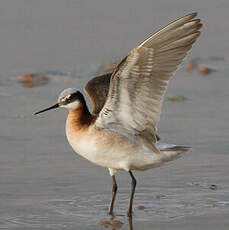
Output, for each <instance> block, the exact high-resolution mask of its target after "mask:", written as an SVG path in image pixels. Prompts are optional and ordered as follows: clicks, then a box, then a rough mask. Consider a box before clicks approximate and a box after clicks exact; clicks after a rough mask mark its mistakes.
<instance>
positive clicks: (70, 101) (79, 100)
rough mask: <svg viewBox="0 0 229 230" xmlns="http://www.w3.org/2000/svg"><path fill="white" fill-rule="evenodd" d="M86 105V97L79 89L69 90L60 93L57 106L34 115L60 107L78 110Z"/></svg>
mask: <svg viewBox="0 0 229 230" xmlns="http://www.w3.org/2000/svg"><path fill="white" fill-rule="evenodd" d="M84 103H85V101H84V97H83V95H82V94H81V93H80V92H79V91H78V90H77V89H74V88H68V89H65V90H63V91H62V92H61V93H60V95H59V97H58V102H57V103H56V104H55V105H53V106H50V107H48V108H46V109H43V110H41V111H39V112H36V113H34V115H36V114H39V113H43V112H45V111H48V110H51V109H55V108H60V107H62V108H66V109H67V110H77V109H79V108H81V107H82V106H84Z"/></svg>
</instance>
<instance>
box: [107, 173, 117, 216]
mask: <svg viewBox="0 0 229 230" xmlns="http://www.w3.org/2000/svg"><path fill="white" fill-rule="evenodd" d="M112 183H113V187H112V199H111V203H110V208H109V215H113V207H114V201H115V197H116V192H117V189H118V186H117V183H116V180H115V176H114V175H113V176H112Z"/></svg>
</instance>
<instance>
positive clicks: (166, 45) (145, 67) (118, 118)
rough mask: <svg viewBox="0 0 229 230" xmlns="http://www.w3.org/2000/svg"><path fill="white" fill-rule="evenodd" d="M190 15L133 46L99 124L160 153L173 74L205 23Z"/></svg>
mask: <svg viewBox="0 0 229 230" xmlns="http://www.w3.org/2000/svg"><path fill="white" fill-rule="evenodd" d="M196 15H197V14H196V13H192V14H189V15H186V16H184V17H182V18H180V19H178V20H176V21H175V22H173V23H171V24H169V25H168V26H166V27H165V28H163V29H161V30H159V31H158V32H157V33H155V34H153V35H152V36H151V37H150V38H148V39H146V40H145V41H144V42H142V43H141V44H140V45H139V46H137V47H136V48H135V49H133V50H132V51H131V52H130V53H129V55H128V56H127V57H126V58H124V59H123V60H122V61H121V63H120V64H119V65H118V66H117V68H116V69H115V71H114V72H113V74H112V76H111V81H110V88H109V93H108V98H107V101H106V103H105V105H104V107H103V109H102V110H101V112H100V113H99V116H98V118H97V120H96V125H97V126H98V127H100V128H103V129H111V130H114V131H117V132H120V133H123V134H126V135H128V136H130V137H132V138H135V139H136V140H137V141H141V142H143V143H144V144H145V145H147V146H148V147H150V148H151V149H152V150H153V151H156V152H159V150H157V148H156V147H155V145H154V143H153V142H156V124H157V122H158V121H159V118H160V113H161V107H162V100H163V96H164V93H165V90H166V88H167V85H168V82H169V79H170V77H171V76H172V75H173V73H174V71H175V70H176V69H177V67H178V65H179V64H180V63H181V61H182V60H183V59H184V57H185V56H186V53H187V52H188V51H189V50H190V49H191V47H192V44H193V43H194V42H195V41H196V39H197V38H198V37H199V35H200V32H199V29H200V28H201V26H202V24H200V19H194V18H195V17H196Z"/></svg>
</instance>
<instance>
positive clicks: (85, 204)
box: [0, 0, 229, 230]
mask: <svg viewBox="0 0 229 230" xmlns="http://www.w3.org/2000/svg"><path fill="white" fill-rule="evenodd" d="M228 9H229V3H228V1H226V0H225V1H213V0H212V1H208V2H206V1H204V0H202V1H197V0H195V1H191V2H190V1H182V0H175V1H169V0H164V1H160V3H159V2H158V3H153V2H151V1H148V0H143V1H141V3H140V2H139V1H137V0H136V1H130V0H128V1H112V2H111V1H109V2H108V1H104V0H95V1H93V2H91V1H87V0H86V1H60V0H55V1H54V0H49V1H22V0H15V1H13V0H12V1H7V0H3V1H1V2H0V34H1V39H0V50H1V54H0V100H1V109H0V127H1V134H0V146H1V150H0V228H1V229H11V230H13V229H23V230H24V229H30V230H31V229H85V230H89V229H103V227H102V226H100V225H99V222H100V221H101V220H109V217H108V216H107V207H108V204H109V201H110V196H111V194H110V193H111V191H110V190H111V178H110V176H109V174H108V171H107V170H106V169H104V168H100V167H98V166H96V165H93V164H91V163H89V162H87V161H86V160H84V159H82V158H81V157H79V156H77V155H75V154H74V152H73V150H72V149H71V148H70V146H69V145H68V143H67V140H66V138H65V133H64V132H65V130H64V128H65V123H64V122H65V116H66V111H62V110H59V111H56V112H54V111H52V112H47V113H46V114H42V115H41V116H37V117H34V116H32V113H33V112H35V111H37V110H39V109H41V108H43V107H46V106H49V105H52V104H54V103H55V102H56V98H57V95H58V94H59V92H60V91H61V90H62V89H64V88H68V87H78V88H80V89H82V87H83V85H84V84H85V83H86V82H87V80H88V79H89V78H90V76H91V75H92V74H93V73H94V72H96V70H97V68H98V66H99V64H100V63H101V61H103V60H108V61H109V60H117V59H119V58H120V57H123V56H124V55H125V54H127V52H128V51H129V50H130V49H131V48H133V47H134V46H135V45H136V44H138V43H139V41H141V40H143V39H144V38H145V37H147V34H150V33H151V31H155V30H157V29H159V28H160V27H161V26H164V25H166V24H167V23H168V22H170V21H171V20H173V19H176V18H177V17H180V16H183V15H184V14H186V13H189V12H190V11H198V12H199V16H200V17H201V18H202V19H203V22H204V24H205V26H204V29H203V35H202V36H201V38H200V39H199V41H198V42H197V44H196V45H195V46H194V47H193V50H192V52H191V53H190V54H189V57H188V59H190V58H192V57H194V58H195V57H203V58H205V59H204V60H203V63H204V64H205V63H206V65H208V66H211V67H212V68H214V69H216V70H217V71H216V72H212V73H211V74H209V75H207V76H205V77H203V76H200V75H199V73H198V72H197V71H196V70H194V71H193V72H191V73H187V72H186V71H185V70H184V68H182V67H181V68H180V69H179V70H178V71H177V72H176V75H175V77H174V78H173V79H172V81H171V82H170V85H169V88H168V91H167V95H179V96H183V97H185V98H186V100H184V101H181V102H175V101H169V100H165V102H164V107H163V113H162V117H161V121H160V123H159V127H158V129H159V134H160V136H161V138H162V140H163V141H166V142H169V143H176V144H183V145H188V146H192V148H193V149H192V150H191V151H190V152H188V153H187V154H185V155H184V157H183V158H181V159H178V160H176V161H174V162H171V163H170V164H167V165H165V166H163V167H161V168H158V169H153V170H149V171H147V172H144V173H140V172H136V173H135V175H136V178H137V181H138V185H137V190H136V197H135V202H134V216H133V227H134V229H135V230H136V229H147V230H149V229H170V230H173V229H177V230H179V229H182V230H183V229H208V230H211V229H212V230H213V229H218V230H221V229H228V227H229V218H228V217H229V214H228V213H229V195H228V194H229V177H228V175H229V167H228V165H229V154H228V150H229V144H228V138H229V123H228V114H229V100H228V98H229V93H228V92H229V91H228V86H229V68H228V63H229V56H228V53H229V52H228V51H229V46H228V44H229V43H228V40H229V39H228V31H229V28H228V27H229V24H228V23H226V22H228V20H229V15H228V14H227V11H228ZM224 22H225V23H224ZM211 56H214V57H220V59H219V60H217V58H215V59H214V58H213V59H211V60H210V61H209V57H211ZM221 57H223V58H224V59H221ZM47 71H55V73H53V74H50V75H49V81H48V83H47V84H46V85H42V86H40V87H35V88H29V89H28V88H23V87H22V86H21V84H19V82H18V81H17V77H18V76H19V75H21V74H24V73H34V72H47ZM58 74H59V75H58ZM57 75H58V76H57ZM64 75H66V76H65V77H64ZM117 182H118V184H119V190H118V196H117V202H116V205H115V213H116V214H117V216H116V220H119V221H121V222H123V226H122V227H121V229H128V221H127V218H126V217H125V216H124V215H125V212H126V208H127V203H128V197H129V191H130V185H129V184H130V180H129V177H128V175H127V174H126V173H125V172H120V173H118V175H117Z"/></svg>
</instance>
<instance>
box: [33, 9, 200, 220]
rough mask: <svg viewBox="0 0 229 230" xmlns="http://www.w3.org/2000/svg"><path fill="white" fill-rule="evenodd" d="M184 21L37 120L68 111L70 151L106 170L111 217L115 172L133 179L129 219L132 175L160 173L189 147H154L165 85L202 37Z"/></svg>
mask: <svg viewBox="0 0 229 230" xmlns="http://www.w3.org/2000/svg"><path fill="white" fill-rule="evenodd" d="M196 15H197V14H196V13H192V14H189V15H186V16H184V17H182V18H180V19H178V20H176V21H174V22H173V23H171V24H169V25H168V26H166V27H164V28H163V29H161V30H159V31H158V32H156V33H155V34H153V35H152V36H151V37H149V38H148V39H146V40H145V41H143V42H142V43H141V44H140V45H139V46H137V47H136V48H134V49H133V50H131V52H130V53H129V54H128V55H127V56H126V57H125V58H124V59H123V60H122V61H121V62H120V63H119V65H118V66H117V67H116V69H115V70H114V71H113V72H112V73H109V74H106V75H103V76H99V77H95V78H93V79H92V80H90V81H89V82H88V83H87V85H86V87H85V91H86V93H87V95H88V96H89V98H90V100H91V102H92V106H93V114H91V113H90V112H89V110H88V107H87V105H86V102H85V99H84V96H83V95H82V94H81V93H80V92H79V91H77V90H76V89H73V88H69V89H65V90H64V91H63V92H62V93H61V94H60V96H59V98H58V103H57V104H55V105H53V106H51V107H49V108H47V109H44V110H41V111H39V112H37V113H35V114H38V113H41V112H44V111H47V110H50V109H54V108H58V107H63V108H66V109H67V110H68V117H67V121H66V135H67V139H68V141H69V143H70V145H71V146H72V148H73V149H74V150H75V151H76V152H77V153H78V154H80V155H81V156H83V157H85V158H86V159H88V160H89V161H91V162H93V163H95V164H98V165H100V166H103V167H106V168H108V169H109V172H110V175H111V176H112V183H113V190H112V200H111V203H110V208H109V214H113V205H114V201H115V196H116V191H117V184H116V179H115V172H116V171H117V170H125V171H127V172H129V174H130V176H131V179H132V190H131V196H130V201H129V207H128V212H127V214H128V216H131V215H132V203H133V197H134V192H135V186H136V180H135V178H134V175H133V173H132V170H141V171H143V170H147V169H150V168H154V167H159V166H160V165H162V164H163V163H164V162H167V161H171V160H173V159H175V158H177V157H178V156H179V155H180V154H181V153H183V152H186V151H187V150H188V149H189V147H185V146H177V145H170V144H161V143H160V142H157V141H158V139H159V137H158V136H157V134H156V125H157V123H158V121H159V117H160V113H161V107H162V101H163V96H164V93H165V90H166V88H167V84H168V82H169V79H170V78H171V76H172V75H173V73H174V71H175V70H176V69H177V67H178V65H179V64H180V63H181V61H182V60H183V58H184V57H185V56H186V53H187V52H188V51H189V50H190V49H191V47H192V45H193V43H194V42H195V41H196V39H197V38H198V37H199V35H200V31H199V30H200V28H201V26H202V24H201V23H200V19H194V18H195V17H196Z"/></svg>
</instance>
